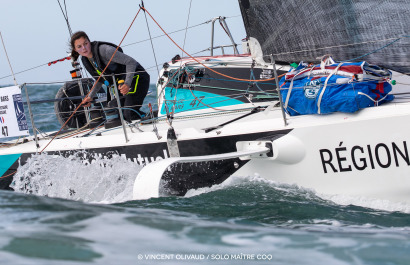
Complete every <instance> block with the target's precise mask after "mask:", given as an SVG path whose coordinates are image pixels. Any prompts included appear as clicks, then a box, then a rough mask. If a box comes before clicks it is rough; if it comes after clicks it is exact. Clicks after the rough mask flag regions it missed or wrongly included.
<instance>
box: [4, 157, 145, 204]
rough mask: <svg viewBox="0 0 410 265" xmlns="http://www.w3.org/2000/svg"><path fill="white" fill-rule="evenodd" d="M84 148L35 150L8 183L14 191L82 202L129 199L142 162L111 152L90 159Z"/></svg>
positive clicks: (113, 201)
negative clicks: (56, 152)
mask: <svg viewBox="0 0 410 265" xmlns="http://www.w3.org/2000/svg"><path fill="white" fill-rule="evenodd" d="M83 154H84V152H78V153H73V154H72V155H70V156H68V157H63V156H60V155H48V154H35V155H32V157H30V158H29V159H28V160H27V163H26V164H25V165H23V166H20V167H19V169H18V171H17V173H16V174H15V175H14V177H13V182H12V184H11V187H12V188H13V189H14V190H15V191H16V192H22V193H27V194H35V195H41V196H49V197H57V198H64V199H70V200H81V201H84V202H99V203H117V202H123V201H127V200H131V199H132V188H133V185H134V180H135V178H136V176H137V174H138V172H139V171H140V170H141V166H139V165H137V164H136V163H133V162H130V161H127V160H126V159H124V158H122V157H120V156H118V155H113V157H112V158H110V159H108V158H102V157H99V156H97V155H95V156H93V157H92V160H91V161H89V160H86V159H84V155H83Z"/></svg>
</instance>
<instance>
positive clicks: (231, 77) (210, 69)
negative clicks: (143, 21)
mask: <svg viewBox="0 0 410 265" xmlns="http://www.w3.org/2000/svg"><path fill="white" fill-rule="evenodd" d="M142 8H143V9H144V10H145V12H146V13H148V15H149V16H150V17H151V19H152V20H153V21H154V22H155V24H157V26H158V27H159V28H160V29H161V30H162V32H164V33H165V35H167V37H168V38H169V39H170V40H171V41H172V42H173V43H174V44H175V45H176V46H177V47H178V48H179V49H180V50H183V49H182V48H181V47H180V46H179V45H178V44H177V43H176V42H175V41H174V40H173V39H172V38H171V37H170V36H169V35H168V34H167V33H166V32H165V30H164V29H163V28H162V27H161V26H160V25H159V24H158V22H157V21H156V20H155V19H154V18H153V17H152V15H151V14H150V13H149V12H148V10H147V9H145V8H144V7H142ZM184 52H185V53H186V54H187V55H188V56H189V57H190V58H191V59H193V60H194V61H196V62H197V63H198V64H200V65H202V66H203V67H205V68H206V69H208V70H209V71H211V72H214V73H215V74H218V75H221V76H224V77H227V78H230V79H234V80H240V81H247V82H249V81H252V82H265V81H271V80H275V78H274V77H273V78H269V79H263V80H262V79H261V80H249V79H241V78H235V77H233V76H229V75H225V74H222V73H220V72H218V71H215V70H214V69H212V68H209V67H208V66H206V65H204V64H203V63H201V62H200V61H198V60H197V59H196V58H195V57H193V56H192V55H190V54H189V53H187V52H186V51H184ZM284 75H285V74H283V75H280V76H278V77H282V76H284Z"/></svg>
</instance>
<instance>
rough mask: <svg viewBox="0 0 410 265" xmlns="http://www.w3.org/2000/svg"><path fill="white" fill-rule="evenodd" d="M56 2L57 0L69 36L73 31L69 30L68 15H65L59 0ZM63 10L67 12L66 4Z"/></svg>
mask: <svg viewBox="0 0 410 265" xmlns="http://www.w3.org/2000/svg"><path fill="white" fill-rule="evenodd" d="M57 2H58V5H59V6H60V9H61V13H63V17H64V20H65V22H66V24H67V28H68V33H69V34H70V36H71V35H73V33H72V31H71V27H70V22H69V21H68V16H67V15H66V13H64V10H63V7H62V6H61V3H60V0H57ZM64 5H65V0H64ZM65 10H66V12H67V6H65Z"/></svg>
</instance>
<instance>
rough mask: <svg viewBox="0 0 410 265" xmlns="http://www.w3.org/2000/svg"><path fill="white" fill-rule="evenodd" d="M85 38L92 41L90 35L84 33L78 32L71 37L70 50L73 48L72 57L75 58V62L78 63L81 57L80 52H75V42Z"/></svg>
mask: <svg viewBox="0 0 410 265" xmlns="http://www.w3.org/2000/svg"><path fill="white" fill-rule="evenodd" d="M83 37H84V38H86V39H87V40H88V41H90V38H88V35H87V34H86V33H85V32H84V31H77V32H76V33H74V34H73V35H72V36H71V40H70V48H71V56H72V57H73V59H74V61H77V59H78V57H79V56H80V54H78V52H76V51H75V47H74V42H75V41H76V40H78V39H79V38H83Z"/></svg>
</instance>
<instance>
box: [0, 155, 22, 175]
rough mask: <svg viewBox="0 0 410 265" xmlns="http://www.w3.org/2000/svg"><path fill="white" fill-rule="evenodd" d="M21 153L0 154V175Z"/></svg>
mask: <svg viewBox="0 0 410 265" xmlns="http://www.w3.org/2000/svg"><path fill="white" fill-rule="evenodd" d="M21 155H22V154H12V155H2V156H0V177H1V176H3V174H4V173H5V172H6V171H7V170H8V169H9V168H10V167H11V165H13V164H14V162H16V161H17V159H19V157H20V156H21Z"/></svg>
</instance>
